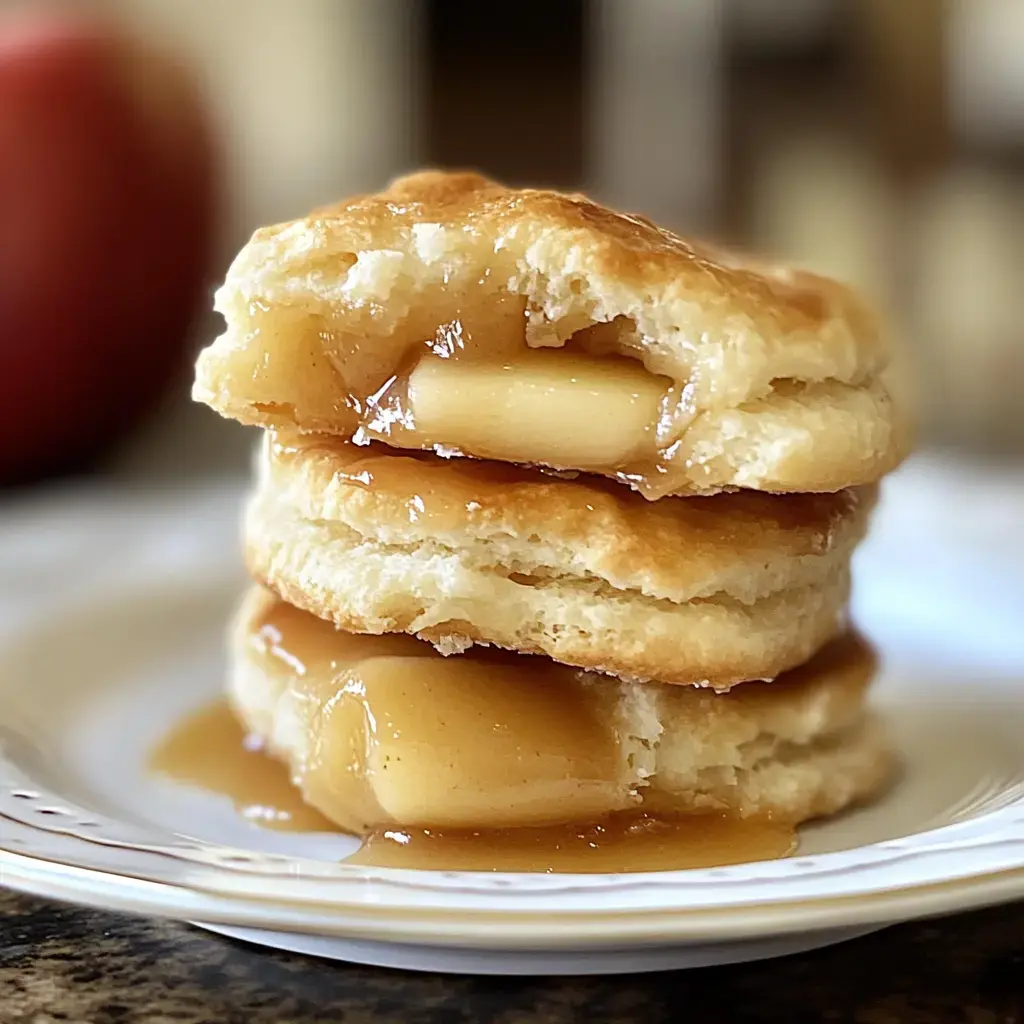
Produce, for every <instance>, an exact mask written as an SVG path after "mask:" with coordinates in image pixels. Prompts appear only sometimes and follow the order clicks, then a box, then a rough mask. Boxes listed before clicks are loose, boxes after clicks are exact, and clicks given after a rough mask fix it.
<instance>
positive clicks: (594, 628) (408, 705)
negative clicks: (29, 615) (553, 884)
mask: <svg viewBox="0 0 1024 1024" xmlns="http://www.w3.org/2000/svg"><path fill="white" fill-rule="evenodd" d="M217 308H218V309H219V310H220V312H221V313H223V315H224V317H225V319H226V321H227V330H226V332H225V333H224V334H223V335H222V336H221V337H220V338H218V339H217V340H216V341H215V342H214V343H213V344H212V345H211V346H210V347H209V348H208V349H207V350H205V351H204V352H203V353H202V354H201V356H200V358H199V361H198V364H197V371H196V383H195V390H194V394H195V397H196V398H198V399H199V400H201V401H203V402H206V403H207V404H209V405H210V406H212V407H213V408H214V409H216V410H217V411H218V412H220V413H222V414H223V415H226V416H229V417H233V418H235V419H237V420H240V421H242V422H244V423H248V424H253V425H255V426H259V427H261V428H263V429H264V431H265V440H264V444H263V445H262V448H261V451H260V455H259V468H258V474H257V475H258V479H257V482H256V485H255V491H254V494H253V496H252V498H251V501H250V503H249V506H248V510H247V514H246V520H245V527H244V531H245V537H244V542H245V551H246V559H247V564H248V568H249V571H250V574H251V575H252V577H253V579H254V581H255V586H254V589H253V591H252V592H251V593H250V594H249V596H248V597H247V598H246V601H245V603H244V605H243V608H242V611H241V613H240V615H239V617H238V620H237V623H236V626H235V629H234V632H233V640H232V658H233V667H232V672H231V680H230V691H231V696H232V700H233V702H234V705H235V707H236V709H237V711H238V714H239V715H240V716H241V718H242V719H243V721H244V722H245V723H246V725H247V726H248V727H249V728H250V729H251V730H252V731H253V732H254V733H256V734H257V735H259V736H261V737H262V738H263V739H264V740H265V741H266V742H267V744H268V746H269V748H270V749H271V750H272V751H273V752H274V753H275V754H276V755H277V756H279V757H281V758H282V759H284V760H286V761H287V762H288V764H289V765H290V767H291V769H292V773H293V776H294V778H295V781H296V784H297V785H298V786H300V788H301V789H302V792H303V795H304V797H305V798H306V799H307V800H308V801H309V802H310V803H312V804H313V805H314V806H316V807H318V808H319V809H320V810H321V811H323V812H324V813H325V814H326V815H327V816H328V817H330V818H332V819H333V820H334V821H336V822H337V823H338V824H339V825H341V826H342V827H344V828H346V829H350V830H354V831H360V832H365V831H367V830H373V829H379V828H382V827H389V826H391V827H410V828H412V827H416V828H420V827H448V828H470V829H480V828H488V827H508V826H528V825H539V824H548V823H559V822H582V821H595V820H599V819H601V818H602V817H604V816H607V815H609V814H612V813H615V812H620V811H629V810H631V809H637V808H639V809H641V810H643V811H644V812H647V811H651V812H655V813H658V814H680V813H690V812H697V811H706V810H714V811H725V812H729V813H732V814H736V815H740V816H746V817H749V816H759V815H769V816H774V817H777V818H782V819H785V820H786V821H789V822H797V821H801V820H804V819H806V818H809V817H812V816H816V815H820V814H827V813H832V812H834V811H837V810H839V809H841V808H842V807H845V806H847V805H848V804H850V803H852V802H854V801H856V800H859V799H863V798H865V797H867V796H869V795H870V794H872V793H873V792H875V791H876V790H877V789H878V788H879V787H880V786H881V785H882V784H883V783H884V781H885V779H886V778H887V776H888V774H889V771H890V766H891V759H890V756H889V753H888V751H887V749H886V747H885V744H884V741H883V739H882V737H881V735H880V733H879V730H878V727H877V725H876V724H875V723H874V722H873V720H872V719H871V718H870V716H869V715H868V713H867V712H866V710H865V694H866V691H867V688H868V685H869V682H870V679H871V677H872V675H873V672H874V661H873V657H872V655H871V652H870V650H869V649H868V648H867V647H866V645H865V644H864V643H863V641H861V640H860V639H859V638H858V637H857V636H856V635H855V634H853V633H852V632H851V631H850V630H849V627H848V624H847V620H846V605H847V600H848V595H849V586H850V558H851V554H852V552H853V550H854V548H855V546H856V544H857V543H858V541H859V540H860V539H861V538H862V537H863V535H864V532H865V529H866V527H867V521H868V517H869V514H870V510H871V506H872V504H873V501H874V494H875V489H874V485H875V483H876V482H877V480H878V479H879V478H880V477H881V476H882V475H883V474H884V473H885V472H887V471H888V470H889V469H891V468H893V467H894V466H895V465H896V464H897V463H898V461H899V460H900V459H901V458H902V456H903V453H904V448H905V433H904V431H903V429H902V427H901V424H900V420H899V418H898V416H897V411H896V410H894V407H893V403H892V399H891V397H890V393H889V390H888V388H887V386H886V382H885V380H884V379H883V375H884V372H885V370H886V366H887V361H888V353H887V350H886V347H885V345H884V344H883V340H882V338H881V337H880V333H879V329H878V327H877V325H876V322H875V320H874V318H873V317H872V315H871V313H870V311H869V310H867V309H866V308H865V307H864V306H863V305H862V304H861V303H860V301H859V300H858V299H857V297H856V296H854V295H853V294H852V293H851V292H849V291H848V290H847V289H845V288H844V287H842V286H840V285H838V284H836V283H835V282H832V281H828V280H825V279H823V278H820V277H816V276H814V275H811V274H807V273H801V272H796V271H792V270H788V269H785V268H779V267H775V266H767V265H761V264H756V263H753V262H751V261H748V260H741V259H739V258H737V257H735V256H732V255H726V254H723V253H721V252H717V251H712V250H710V249H707V248H703V247H697V246H695V245H693V244H691V243H689V242H686V241H684V240H682V239H680V238H679V237H677V236H675V235H673V234H671V233H669V232H667V231H663V230H661V229H659V228H657V227H655V226H654V225H653V224H651V223H649V222H648V221H645V220H643V219H641V218H637V217H632V216H625V215H621V214H617V213H614V212H612V211H610V210H608V209H606V208H604V207H601V206H598V205H596V204H594V203H592V202H590V201H588V200H587V199H585V198H582V197H579V196H568V195H561V194H557V193H553V192H544V191H532V190H528V191H516V190H509V189H506V188H503V187H501V186H499V185H497V184H494V183H492V182H489V181H487V180H485V179H483V178H480V177H478V176H476V175H470V174H441V173H433V172H431V173H422V174H417V175H413V176H411V177H408V178H405V179H402V180H400V181H398V182H396V183H394V184H393V185H392V186H391V187H390V188H389V189H388V190H387V191H386V192H383V193H381V194H379V195H374V196H366V197H359V198H356V199H354V200H351V201H349V202H347V203H343V204H341V205H338V206H336V207H333V208H330V209H327V210H323V211H320V212H318V213H315V214H313V215H311V216H310V217H307V218H305V219H302V220H298V221H295V222H292V223H289V224H283V225H278V226H276V227H271V228H266V229H263V230H260V231H258V232H257V233H256V234H255V236H254V237H253V239H252V240H251V241H250V242H249V244H248V245H247V246H246V247H245V248H244V249H243V250H242V252H241V254H240V255H239V256H238V258H237V259H236V260H235V262H234V264H233V265H232V267H231V269H230V271H229V273H228V277H227V281H226V283H225V284H224V286H223V287H222V288H221V289H220V291H219V292H218V295H217Z"/></svg>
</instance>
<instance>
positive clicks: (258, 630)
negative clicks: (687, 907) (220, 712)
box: [230, 588, 892, 832]
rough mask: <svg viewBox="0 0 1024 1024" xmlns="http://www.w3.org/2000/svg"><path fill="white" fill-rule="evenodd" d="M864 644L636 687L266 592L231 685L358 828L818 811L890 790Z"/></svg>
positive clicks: (299, 769)
mask: <svg viewBox="0 0 1024 1024" xmlns="http://www.w3.org/2000/svg"><path fill="white" fill-rule="evenodd" d="M874 669H875V662H874V657H873V655H872V654H871V652H870V650H869V649H868V648H867V647H866V645H864V644H863V643H862V642H861V641H860V640H858V639H857V638H856V637H855V636H853V635H848V636H846V637H844V638H842V639H840V640H837V641H835V642H834V643H832V644H830V645H829V646H827V647H826V648H825V649H824V650H823V651H822V652H820V653H819V654H818V655H817V657H815V658H814V659H813V660H812V661H811V662H809V663H808V664H806V665H804V666H803V667H801V668H799V669H797V670H795V671H793V672H790V673H787V675H786V676H784V677H782V678H780V679H778V680H776V682H774V683H771V684H765V683H749V684H747V685H745V686H740V687H737V688H736V689H735V690H733V691H731V692H730V693H728V694H712V693H709V692H708V691H706V690H699V689H696V688H693V687H678V686H660V685H658V684H654V683H649V684H646V685H637V684H632V683H623V682H620V681H617V680H612V679H609V678H607V677H605V676H596V675H593V674H590V673H586V672H578V671H575V670H572V669H567V668H565V667H561V666H555V665H553V664H552V663H550V662H548V661H546V659H537V658H532V657H528V656H525V655H507V654H496V653H494V652H481V653H475V654H471V655H463V656H461V657H456V658H447V659H446V658H442V657H440V656H439V655H437V653H436V652H435V651H434V650H433V648H431V647H430V646H429V645H427V644H424V643H421V642H420V641H417V640H414V639H412V638H411V637H407V636H384V637H372V636H351V635H349V634H346V633H344V632H341V631H339V630H336V629H335V628H334V627H333V626H331V625H330V624H329V623H327V622H324V621H323V620H320V619H317V618H315V617H314V616H311V615H308V614H307V613H305V612H300V611H298V610H297V609H295V608H291V607H290V606H288V605H285V604H283V603H282V602H280V601H279V599H278V598H277V597H276V595H273V594H270V593H269V592H268V591H265V590H263V589H261V588H254V589H253V590H252V591H251V592H250V594H249V595H248V596H247V598H246V600H245V603H244V605H243V608H242V610H241V611H240V613H239V616H238V619H237V621H236V625H235V627H234V630H233V633H232V642H231V674H230V692H231V698H232V701H233V704H234V706H235V708H236V710H237V712H238V714H239V715H240V717H241V719H242V720H243V722H244V723H245V724H246V725H247V727H248V728H250V729H251V730H252V731H253V732H254V733H255V734H256V735H258V736H260V737H262V738H263V739H264V740H266V741H267V743H268V746H269V748H270V750H271V752H273V753H274V754H275V755H277V756H278V757H280V758H281V759H282V760H284V761H286V762H287V763H288V764H289V766H290V768H291V770H292V774H293V776H294V777H295V779H296V781H297V783H298V785H299V786H300V788H301V790H302V792H303V795H304V796H305V798H306V799H307V800H308V801H309V802H310V803H312V804H313V805H314V806H315V807H317V808H318V809H319V810H320V811H322V812H323V813H324V814H326V815H327V816H328V817H330V818H332V819H333V820H334V821H336V822H337V823H338V824H340V825H341V826H342V827H344V828H347V829H350V830H352V831H356V832H361V831H364V830H367V829H371V828H379V827H387V826H396V825H397V826H419V827H430V826H435V827H446V826H448V827H459V828H480V827H488V826H491V827H505V826H512V825H537V824H546V823H556V822H565V821H587V820H595V819H597V818H600V817H602V816H603V815H605V814H608V813H610V812H614V811H621V810H624V809H628V808H631V807H637V806H641V805H642V806H643V808H644V809H645V810H653V811H657V812H660V813H688V812H693V811H707V810H714V811H728V812H732V813H736V814H739V815H743V816H750V815H772V816H776V817H779V818H782V819H784V820H787V821H793V822H796V821H801V820H804V819H806V818H809V817H813V816H816V815H821V814H829V813H832V812H835V811H838V810H840V809H841V808H843V807H845V806H847V805H849V804H850V803H851V802H853V801H856V800H859V799H862V798H865V797H867V796H869V795H871V794H872V793H874V792H875V791H876V790H877V789H878V788H879V787H880V786H881V785H883V784H884V782H885V781H886V779H887V778H888V776H889V774H890V772H891V769H892V759H891V757H890V755H889V753H888V751H887V749H886V746H885V742H884V738H883V736H882V735H881V733H880V731H879V729H878V727H877V725H876V724H875V723H874V722H873V721H872V720H871V719H870V718H869V717H868V716H867V715H866V714H865V708H864V698H865V692H866V688H867V686H868V684H869V682H870V680H871V677H872V675H873V673H874Z"/></svg>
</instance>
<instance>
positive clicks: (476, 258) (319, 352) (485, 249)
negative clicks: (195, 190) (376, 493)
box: [193, 172, 907, 498]
mask: <svg viewBox="0 0 1024 1024" xmlns="http://www.w3.org/2000/svg"><path fill="white" fill-rule="evenodd" d="M216 306H217V309H218V310H219V311H220V312H221V313H223V314H224V316H225V318H226V320H227V330H226V332H225V333H224V335H223V336H221V337H220V338H218V339H217V340H216V341H215V342H214V343H213V344H212V345H211V346H210V347H209V348H208V349H206V350H205V351H204V352H203V353H202V354H201V355H200V357H199V360H198V363H197V368H196V382H195V387H194V392H193V393H194V396H195V397H196V398H197V399H199V400H201V401H203V402H206V403H208V404H209V405H211V406H213V408H215V409H217V410H218V411H219V412H221V413H223V414H224V415H227V416H231V417H234V418H236V419H239V420H241V421H243V422H245V423H251V424H256V425H260V426H270V427H296V426H297V427H299V428H300V429H302V430H306V431H319V432H325V433H330V434H334V435H338V436H343V437H350V436H352V435H356V436H357V437H359V438H370V437H374V438H377V439H381V440H384V441H386V442H387V443H389V444H391V445H393V446H398V447H406V448H431V447H438V448H440V449H443V450H448V451H452V450H457V451H458V452H460V453H462V454H468V455H474V456H478V457H481V458H491V459H499V460H503V461H513V462H524V463H533V464H543V465H548V466H553V467H556V468H560V469H582V470H586V471H588V472H593V473H600V474H602V475H606V476H609V477H613V478H616V479H618V480H620V481H622V482H626V483H628V484H630V486H632V487H634V488H636V489H638V490H640V491H641V492H642V493H643V494H645V495H646V496H647V497H649V498H657V497H660V496H662V495H666V494H672V493H680V494H683V493H711V492H715V491H718V490H722V489H729V488H736V487H742V488H752V489H758V490H766V491H780V492H785V491H837V490H840V489H842V488H845V487H849V486H853V485H859V484H864V483H868V482H873V481H875V480H877V479H878V478H879V477H880V476H881V475H882V474H883V473H885V472H886V471H887V470H889V469H891V468H892V467H893V466H895V465H896V464H897V462H898V461H899V460H900V458H901V457H902V455H903V453H904V451H905V448H906V443H907V437H906V430H905V427H904V425H903V423H902V420H901V414H900V410H899V409H897V408H895V407H894V404H893V399H892V397H891V396H890V393H889V388H888V386H887V384H886V383H885V381H884V380H883V376H884V374H885V371H886V367H887V365H888V363H889V352H888V346H887V343H886V341H885V339H883V337H882V334H881V329H880V327H879V325H878V323H877V322H876V320H875V318H874V316H873V315H872V313H871V312H870V311H869V310H868V309H867V308H866V307H865V306H864V305H863V304H862V303H861V301H860V300H859V299H858V298H857V297H856V296H855V295H854V294H853V293H852V292H851V291H850V290H849V289H847V288H845V287H843V286H842V285H840V284H838V283H836V282H834V281H830V280H827V279H825V278H822V277H818V276H815V275H813V274H809V273H805V272H801V271H796V270H791V269H789V268H786V267H781V266H775V265H769V264H765V263H758V262H756V261H753V260H749V259H745V258H741V257H738V256H735V255H731V254H727V253H725V252H722V251H720V250H717V249H712V248H710V247H707V246H698V245H696V244H695V243H691V242H688V241H685V240H684V239H682V238H679V237H678V236H676V235H674V234H671V233H670V232H668V231H665V230H662V229H660V228H657V227H655V226H654V225H653V224H651V223H650V222H648V221H646V220H644V219H642V218H640V217H634V216H628V215H624V214H618V213H614V212H613V211H611V210H608V209H606V208H605V207H603V206H600V205H598V204H596V203H593V202H591V201H590V200H588V199H586V198H584V197H582V196H578V195H563V194H559V193H556V192H548V191H540V190H532V189H526V190H513V189H507V188H504V187H503V186H501V185H498V184H495V183H493V182H490V181H488V180H486V179H485V178H482V177H480V176H478V175H475V174H444V173H439V172H425V173H420V174H415V175H412V176H410V177H407V178H403V179H400V180H398V181H396V182H395V183H394V184H393V185H392V186H391V187H390V188H389V189H387V190H386V191H384V192H382V193H380V194H377V195H371V196H361V197H357V198H355V199H352V200H349V201H347V202H344V203H341V204H339V205H337V206H334V207H330V208H328V209H325V210H321V211H318V212H316V213H314V214H312V215H310V216H309V217H306V218H303V219H301V220H297V221H294V222H291V223H288V224H280V225H276V226H274V227H269V228H264V229H261V230H260V231H257V232H256V234H255V235H254V236H253V238H252V240H251V241H250V242H249V244H248V245H247V246H246V247H245V248H244V249H243V250H242V252H241V253H240V254H239V256H238V257H237V259H236V260H235V262H234V263H233V265H232V267H231V269H230V271H229V272H228V276H227V280H226V282H225V283H224V285H223V287H222V288H221V289H220V290H219V291H218V293H217V299H216Z"/></svg>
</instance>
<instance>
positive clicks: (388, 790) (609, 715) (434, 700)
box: [150, 591, 795, 872]
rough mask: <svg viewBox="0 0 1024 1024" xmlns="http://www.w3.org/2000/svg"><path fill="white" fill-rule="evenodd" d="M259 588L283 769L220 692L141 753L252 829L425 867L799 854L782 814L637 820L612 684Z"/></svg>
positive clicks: (575, 866)
mask: <svg viewBox="0 0 1024 1024" xmlns="http://www.w3.org/2000/svg"><path fill="white" fill-rule="evenodd" d="M256 598H257V600H256V601H255V602H254V607H253V608H252V609H251V614H250V615H249V616H248V618H247V623H248V635H249V640H250V649H249V651H248V652H247V653H248V658H249V661H250V662H251V664H250V665H249V666H248V667H249V668H251V669H254V670H258V674H259V678H261V679H262V680H263V681H265V683H266V684H267V686H268V687H270V688H271V690H270V691H269V693H270V696H271V699H272V700H274V701H275V702H276V703H277V704H278V713H279V714H280V708H281V703H280V702H281V701H287V702H290V705H289V706H290V707H291V713H292V714H294V715H295V716H296V717H297V718H298V727H299V728H302V729H304V730H306V732H305V750H304V756H303V757H302V758H301V759H296V758H294V757H293V763H292V777H291V778H289V775H288V772H287V771H286V770H285V768H284V766H283V765H282V764H281V763H279V762H278V761H276V760H274V759H273V758H272V757H271V756H269V754H268V753H267V752H265V750H264V749H263V747H262V746H261V745H260V744H259V743H257V742H253V741H252V740H251V739H248V738H247V737H246V736H245V735H244V733H243V730H242V728H241V726H240V725H239V724H238V722H237V720H236V719H235V717H234V715H233V714H232V712H231V710H230V708H229V707H228V705H227V703H226V702H220V703H217V704H214V705H212V706H211V707H208V708H205V709H203V710H201V711H199V712H197V713H196V714H195V715H193V716H192V717H190V718H187V719H185V720H184V721H183V722H181V723H179V725H178V726H176V727H175V728H174V729H173V730H172V731H171V732H170V734H169V735H168V736H167V737H166V738H165V739H164V740H163V741H162V742H161V743H160V745H159V746H158V747H157V748H156V749H155V750H154V751H153V754H152V757H151V759H150V768H151V770H152V771H154V772H156V773H159V774H161V775H164V776H166V777H168V778H171V779H173V780H176V781H178V782H181V783H184V784H187V785H192V786H197V787H200V788H203V789H205V790H208V791H210V792H214V793H218V794H221V795H224V796H227V797H228V798H230V799H231V800H232V802H233V803H234V805H235V807H236V808H237V809H238V811H239V813H240V814H241V815H242V816H243V817H244V818H246V820H248V821H250V822H252V823H254V824H256V825H260V826H263V827H268V828H273V829H281V830H290V831H303V832H307V831H344V832H349V833H352V834H356V835H362V836H363V845H362V847H361V848H360V850H359V851H358V852H357V853H356V854H354V855H353V857H352V858H351V859H352V861H353V862H354V863H361V864H374V865H379V866H385V867H402V868H428V869H436V870H492V871H552V872H581V871H582V872H588V871H589V872H619V871H659V870H668V869H677V868H684V867H686V868H692V867H706V866H711V865H721V864H733V863H739V862H743V861H750V860H763V859H771V858H776V857H783V856H786V855H787V854H788V853H790V852H792V849H793V847H794V845H795V838H794V831H793V828H792V827H791V826H790V825H789V824H788V823H784V822H774V821H768V820H749V819H748V820H740V819H736V818H730V817H724V816H715V815H701V816H690V817H678V818H671V817H658V816H655V815H653V814H650V813H648V812H647V810H646V809H645V808H644V807H643V806H642V799H641V794H640V791H639V790H638V787H637V785H636V783H637V779H638V776H637V775H636V774H635V773H634V772H633V771H632V764H631V761H630V758H629V757H628V756H627V755H626V752H625V750H624V749H623V744H624V742H625V737H624V735H623V724H622V722H621V721H620V712H619V708H618V705H617V698H616V696H615V695H616V694H617V692H618V691H617V688H615V687H610V686H602V685H600V684H598V685H594V684H593V682H592V681H590V680H588V678H587V677H584V676H582V675H581V674H579V673H576V672H574V671H573V670H571V669H568V668H565V667H562V666H557V665H554V664H553V663H551V662H548V661H546V660H545V659H541V658H531V657H529V656H525V655H505V654H500V653H494V652H487V651H484V652H482V653H480V654H467V655H461V656H457V657H452V658H442V657H440V656H439V655H437V654H436V652H434V651H433V649H432V648H431V647H429V645H427V644H425V643H422V642H421V641H418V640H415V639H413V638H411V637H408V636H404V635H386V636H382V637H379V636H359V635H353V634H347V633H344V632H340V631H338V630H336V629H335V628H334V627H333V626H331V625H330V624H328V623H326V622H323V621H321V620H320V619H317V618H315V617H314V616H311V615H309V614H307V613H305V612H302V611H299V610H298V609H295V608H293V607H291V606H289V605H287V604H285V603H283V602H281V601H279V600H277V599H276V598H275V597H273V596H271V595H270V594H269V593H267V592H260V591H257V592H256ZM566 822H585V823H587V822H589V823H593V824H583V825H579V824H567V823H566Z"/></svg>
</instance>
